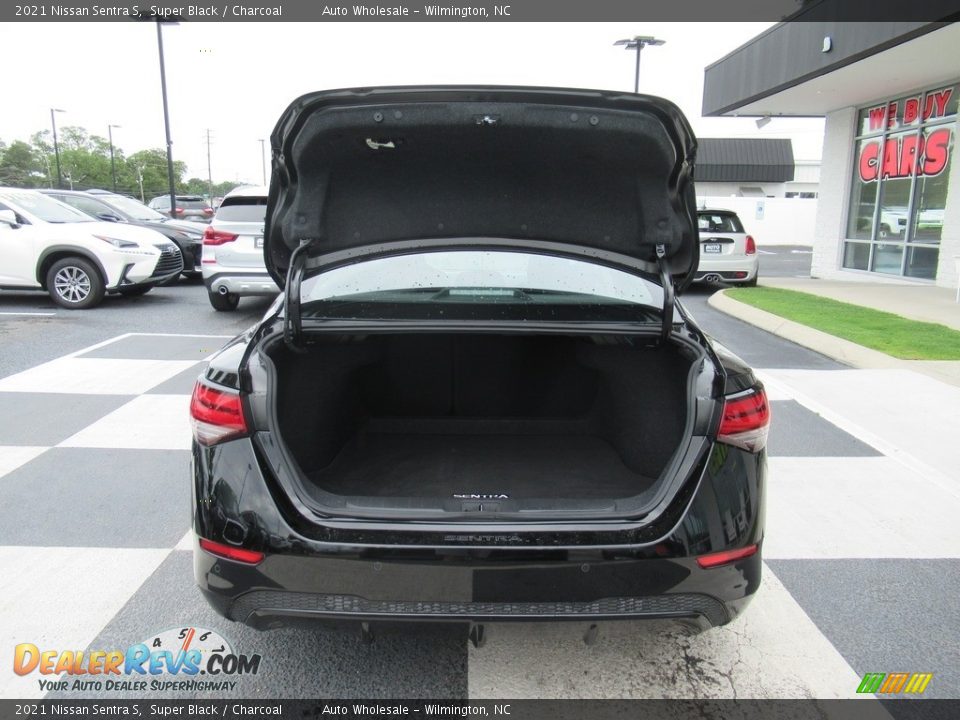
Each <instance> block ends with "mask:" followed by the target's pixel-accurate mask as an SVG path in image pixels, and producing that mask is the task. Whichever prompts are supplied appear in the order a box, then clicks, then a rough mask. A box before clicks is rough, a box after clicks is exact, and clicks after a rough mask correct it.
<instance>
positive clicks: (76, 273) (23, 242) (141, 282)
mask: <svg viewBox="0 0 960 720" xmlns="http://www.w3.org/2000/svg"><path fill="white" fill-rule="evenodd" d="M182 270H183V258H182V257H181V255H180V250H179V249H177V246H176V245H174V244H173V243H172V242H170V241H169V240H167V238H166V237H164V236H163V235H161V234H160V233H158V232H156V231H154V230H149V229H147V228H140V227H135V226H132V225H122V224H119V223H111V222H101V221H98V220H94V219H93V218H91V217H90V216H89V215H86V214H84V213H82V212H80V211H79V210H76V209H74V208H72V207H70V206H69V205H66V204H64V203H62V202H59V201H57V200H54V199H53V198H51V197H47V196H46V195H43V194H41V193H38V192H36V191H35V190H21V189H17V188H0V288H2V289H8V290H46V291H47V292H48V293H50V297H51V298H52V299H53V301H54V302H55V303H57V304H58V305H60V306H62V307H65V308H69V309H71V310H84V309H86V308H91V307H93V306H95V305H97V304H99V303H100V301H101V300H103V297H104V295H105V294H106V293H119V294H121V295H142V294H144V293H145V292H148V291H149V290H150V289H151V288H153V287H154V286H155V285H159V284H160V283H162V282H165V281H166V280H169V279H171V278H175V277H177V276H178V275H179V274H180V272H181V271H182Z"/></svg>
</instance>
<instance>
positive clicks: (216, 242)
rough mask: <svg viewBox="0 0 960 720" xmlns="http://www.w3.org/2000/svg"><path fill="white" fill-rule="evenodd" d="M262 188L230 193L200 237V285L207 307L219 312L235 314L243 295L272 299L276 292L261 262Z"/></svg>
mask: <svg viewBox="0 0 960 720" xmlns="http://www.w3.org/2000/svg"><path fill="white" fill-rule="evenodd" d="M266 213H267V189H266V188H265V187H257V186H254V187H240V188H237V189H236V190H232V191H230V192H229V193H228V194H227V195H226V196H225V197H224V198H223V202H222V203H220V207H218V208H217V214H216V215H215V216H214V218H213V222H211V223H210V225H208V226H207V229H206V230H205V231H204V233H203V260H202V262H201V263H200V265H201V267H202V268H203V283H204V285H206V286H207V293H208V295H209V298H210V304H211V305H212V306H213V308H214V310H219V311H221V312H224V311H229V310H236V309H237V305H238V304H239V303H240V298H241V297H243V296H246V295H276V294H277V293H279V292H280V288H278V287H277V284H276V283H275V282H274V281H273V278H271V277H270V275H269V274H268V273H267V267H266V265H265V264H264V260H263V220H264V218H265V217H266Z"/></svg>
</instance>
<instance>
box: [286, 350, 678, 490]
mask: <svg viewBox="0 0 960 720" xmlns="http://www.w3.org/2000/svg"><path fill="white" fill-rule="evenodd" d="M648 343H649V339H641V338H634V337H627V336H612V335H611V336H572V335H571V336H554V335H507V334H503V335H495V334H467V333H461V334H428V333H424V334H394V335H386V334H371V335H365V336H363V335H338V336H320V339H318V341H317V342H316V343H315V344H313V345H311V346H310V349H309V351H308V352H306V353H304V354H298V353H293V352H291V351H289V350H288V349H287V348H286V346H284V345H283V344H282V343H279V342H278V343H275V344H273V345H272V347H271V348H270V350H269V351H268V354H269V355H270V357H271V359H272V360H273V362H274V364H275V366H276V369H277V376H276V377H277V383H276V392H275V397H276V403H277V407H276V410H277V415H276V417H277V422H278V423H279V428H278V429H279V432H280V435H281V436H282V439H283V441H284V443H285V444H286V446H287V448H288V449H289V451H290V452H291V454H292V455H293V457H294V458H295V460H296V462H297V464H298V465H299V466H300V469H301V470H302V472H303V475H304V476H305V478H306V479H307V480H308V482H307V483H306V486H307V487H306V489H307V490H308V491H309V492H311V494H316V495H318V496H320V495H322V494H324V493H332V494H334V495H339V496H350V497H351V498H366V499H369V500H370V501H371V502H373V503H375V504H380V505H383V504H389V503H388V502H387V500H386V499H388V498H389V499H397V500H398V501H399V500H400V499H401V498H406V499H408V500H406V501H400V502H399V503H398V504H400V505H404V504H405V505H406V506H411V505H428V504H429V502H428V501H427V499H430V501H432V502H434V503H441V504H444V503H445V504H446V505H447V506H448V507H449V506H450V502H455V503H459V502H460V500H454V498H455V496H458V495H467V496H469V495H481V496H484V495H487V496H491V495H492V496H507V497H508V498H509V500H510V501H511V502H512V501H514V500H517V501H523V502H524V507H525V508H535V507H538V506H546V507H557V506H558V505H557V503H558V502H560V503H562V502H564V501H566V502H567V503H570V502H573V503H576V502H577V501H581V502H590V501H595V500H601V499H616V498H628V497H633V496H637V495H640V494H642V493H644V492H645V491H647V490H649V489H650V488H651V487H652V486H653V485H654V484H655V483H656V481H657V479H658V477H659V476H660V475H661V473H662V471H663V470H664V468H665V467H666V465H667V463H668V461H669V460H670V458H671V456H672V455H673V453H674V451H675V450H676V448H677V446H678V445H679V443H680V441H681V439H682V437H683V435H684V427H685V422H686V415H687V389H686V388H687V376H688V373H689V370H690V366H691V363H692V358H693V356H694V353H693V352H691V351H689V350H683V349H681V348H680V347H676V346H666V347H659V348H654V347H649V346H648ZM412 499H419V500H418V501H416V502H414V501H413V500H412Z"/></svg>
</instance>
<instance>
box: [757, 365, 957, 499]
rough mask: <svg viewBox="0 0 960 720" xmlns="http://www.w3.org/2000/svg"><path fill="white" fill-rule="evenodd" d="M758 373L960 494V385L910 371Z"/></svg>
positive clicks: (887, 452)
mask: <svg viewBox="0 0 960 720" xmlns="http://www.w3.org/2000/svg"><path fill="white" fill-rule="evenodd" d="M757 372H758V375H759V376H760V377H761V378H762V379H763V382H764V385H768V384H769V385H770V386H779V387H780V389H781V390H782V391H783V392H785V393H788V394H790V395H792V396H793V398H794V399H795V400H796V401H797V402H799V403H800V404H801V405H804V406H805V407H807V408H808V409H810V410H812V411H813V412H815V413H817V414H818V415H820V416H822V417H823V418H824V419H825V420H827V421H829V422H831V423H833V424H834V425H836V426H837V427H838V428H840V429H841V430H843V431H844V432H847V433H849V434H850V435H853V436H854V437H855V438H857V439H858V440H860V441H862V442H864V443H866V444H867V445H870V446H871V447H873V448H875V449H876V450H878V451H879V452H881V453H883V454H884V455H886V456H887V457H891V458H893V459H895V460H897V461H898V462H900V463H902V464H903V465H904V466H905V467H907V468H908V469H910V470H912V471H914V472H916V473H919V474H920V475H923V476H924V477H925V478H926V479H927V480H929V481H930V482H931V483H934V484H935V485H937V486H938V487H940V488H941V489H942V490H944V491H946V492H948V493H950V494H951V495H953V496H954V497H957V498H960V482H958V480H957V474H956V472H957V462H956V450H955V448H956V442H957V440H956V439H957V438H958V437H960V413H958V412H957V411H956V409H957V408H958V407H960V389H958V388H956V387H954V386H952V385H947V384H946V383H942V382H940V381H938V380H934V379H933V378H930V377H927V376H925V375H920V374H919V373H915V372H911V371H909V370H819V371H817V370H759V371H757ZM774 422H776V420H774ZM907 448H909V450H907ZM915 453H916V454H915ZM917 454H919V455H921V456H922V457H924V458H926V460H920V459H919V458H918V457H917Z"/></svg>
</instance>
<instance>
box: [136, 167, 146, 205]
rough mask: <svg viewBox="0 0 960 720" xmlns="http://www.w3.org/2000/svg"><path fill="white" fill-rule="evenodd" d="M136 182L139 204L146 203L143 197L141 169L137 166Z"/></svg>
mask: <svg viewBox="0 0 960 720" xmlns="http://www.w3.org/2000/svg"><path fill="white" fill-rule="evenodd" d="M137 182H138V183H139V184H140V202H142V203H145V202H147V201H146V199H144V197H143V168H142V167H140V166H139V165H138V166H137Z"/></svg>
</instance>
